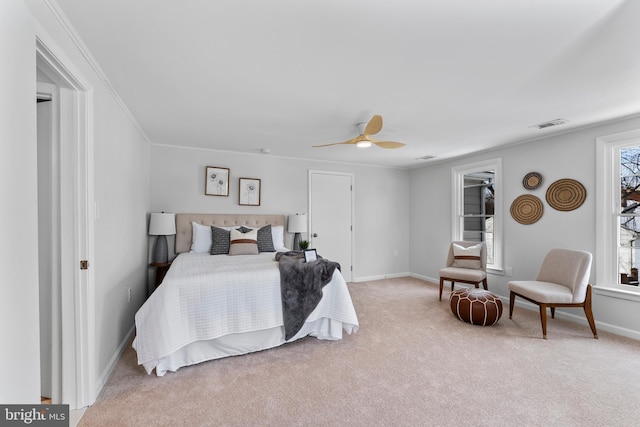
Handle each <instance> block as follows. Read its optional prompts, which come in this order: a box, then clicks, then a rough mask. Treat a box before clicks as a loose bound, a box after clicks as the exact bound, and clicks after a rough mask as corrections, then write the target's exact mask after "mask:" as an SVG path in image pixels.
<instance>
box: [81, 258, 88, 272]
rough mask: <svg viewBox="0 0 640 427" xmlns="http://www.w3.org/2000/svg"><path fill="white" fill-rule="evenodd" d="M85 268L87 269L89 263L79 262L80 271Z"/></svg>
mask: <svg viewBox="0 0 640 427" xmlns="http://www.w3.org/2000/svg"><path fill="white" fill-rule="evenodd" d="M87 268H89V261H87V260H86V259H83V260H81V261H80V270H86V269H87Z"/></svg>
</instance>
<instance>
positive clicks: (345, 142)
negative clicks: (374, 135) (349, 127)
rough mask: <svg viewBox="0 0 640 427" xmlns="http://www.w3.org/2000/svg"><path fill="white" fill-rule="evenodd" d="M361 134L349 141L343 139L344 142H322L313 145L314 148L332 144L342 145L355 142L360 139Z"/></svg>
mask: <svg viewBox="0 0 640 427" xmlns="http://www.w3.org/2000/svg"><path fill="white" fill-rule="evenodd" d="M358 138H360V135H358V136H356V137H355V138H351V139H350V140H348V141H343V142H332V143H331V144H322V145H312V148H320V147H331V146H332V145H340V144H355V143H357V142H358V141H359V139H358Z"/></svg>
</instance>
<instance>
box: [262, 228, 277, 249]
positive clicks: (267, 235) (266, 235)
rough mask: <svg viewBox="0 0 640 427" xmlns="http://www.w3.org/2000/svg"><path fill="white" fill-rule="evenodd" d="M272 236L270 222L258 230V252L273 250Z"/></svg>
mask: <svg viewBox="0 0 640 427" xmlns="http://www.w3.org/2000/svg"><path fill="white" fill-rule="evenodd" d="M275 251H276V250H275V248H274V247H273V238H272V237H271V224H269V225H265V226H264V227H262V228H260V229H259V230H258V252H275Z"/></svg>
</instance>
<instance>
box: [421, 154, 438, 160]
mask: <svg viewBox="0 0 640 427" xmlns="http://www.w3.org/2000/svg"><path fill="white" fill-rule="evenodd" d="M435 158H436V156H430V155H428V154H427V155H426V156H422V157H418V158H416V160H431V159H435Z"/></svg>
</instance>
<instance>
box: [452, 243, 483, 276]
mask: <svg viewBox="0 0 640 427" xmlns="http://www.w3.org/2000/svg"><path fill="white" fill-rule="evenodd" d="M481 250H482V243H478V244H477V245H473V246H469V247H467V248H465V247H464V246H460V245H458V244H457V243H454V244H453V257H454V261H453V264H452V265H451V266H452V267H460V268H472V269H475V270H479V269H481V268H482V263H481V261H480V251H481Z"/></svg>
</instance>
